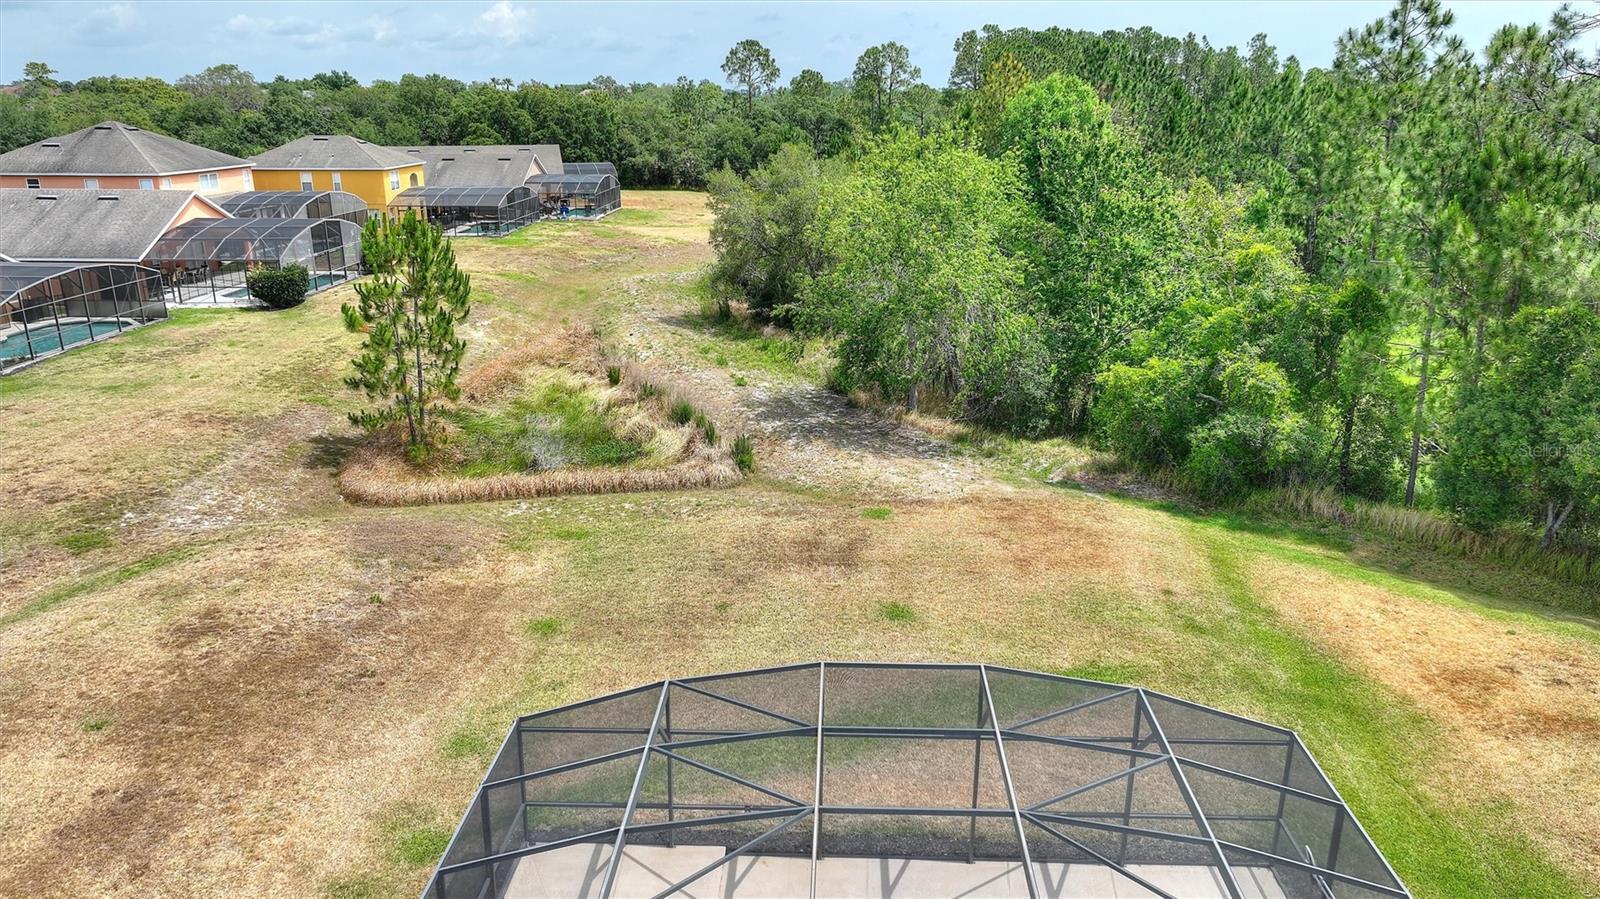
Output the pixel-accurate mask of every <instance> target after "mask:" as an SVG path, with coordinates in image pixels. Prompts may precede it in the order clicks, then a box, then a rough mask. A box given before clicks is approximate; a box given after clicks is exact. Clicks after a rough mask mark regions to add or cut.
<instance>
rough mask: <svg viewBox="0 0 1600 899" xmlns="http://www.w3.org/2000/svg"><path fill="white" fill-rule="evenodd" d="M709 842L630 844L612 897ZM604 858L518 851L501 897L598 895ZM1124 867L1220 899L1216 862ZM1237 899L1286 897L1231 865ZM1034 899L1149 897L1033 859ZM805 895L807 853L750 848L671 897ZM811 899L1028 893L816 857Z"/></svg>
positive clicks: (1190, 896) (586, 851) (1081, 869)
mask: <svg viewBox="0 0 1600 899" xmlns="http://www.w3.org/2000/svg"><path fill="white" fill-rule="evenodd" d="M724 853H725V850H724V849H722V848H721V847H718V846H678V847H674V848H668V847H664V846H629V847H627V848H626V849H624V850H623V853H622V864H621V865H619V866H618V868H617V879H616V883H615V884H614V885H613V889H612V892H611V895H612V899H650V897H652V896H654V895H656V894H657V893H659V892H660V891H662V890H664V889H666V888H667V887H669V886H671V885H672V884H674V883H677V882H678V881H680V880H682V879H683V878H685V877H688V876H689V875H691V874H693V873H694V872H696V871H698V870H700V869H701V868H703V867H705V866H706V865H709V864H711V863H713V862H715V861H716V860H717V859H720V858H722V857H723V855H724ZM610 858H611V846H610V845H609V844H586V845H578V846H568V847H565V848H562V849H556V850H552V851H550V852H547V853H539V854H538V855H532V856H526V857H524V858H523V859H522V860H521V862H520V863H519V864H518V865H517V867H516V870H515V872H514V873H513V874H512V878H511V884H510V886H509V888H508V889H507V890H506V893H505V896H506V899H598V897H599V896H600V887H601V883H602V882H603V881H604V879H605V873H606V866H607V862H608V861H609V860H610ZM1128 870H1130V871H1132V872H1133V873H1134V874H1137V875H1138V876H1139V877H1141V878H1143V879H1145V880H1147V881H1149V882H1150V883H1152V884H1155V885H1156V886H1158V887H1160V888H1161V889H1162V890H1165V891H1166V892H1168V893H1171V894H1172V895H1174V896H1177V897H1180V899H1227V896H1228V892H1227V889H1226V888H1225V887H1224V886H1223V884H1222V881H1221V879H1220V878H1219V877H1218V876H1217V873H1216V871H1215V869H1213V868H1209V867H1205V866H1202V865H1130V866H1129V867H1128ZM1234 874H1235V877H1237V878H1238V880H1239V886H1240V887H1241V888H1242V889H1243V891H1244V896H1245V899H1286V897H1285V894H1284V892H1283V890H1282V888H1281V887H1280V886H1279V885H1278V882H1277V880H1276V879H1275V878H1274V877H1273V876H1272V874H1271V873H1270V872H1268V871H1266V870H1265V869H1263V868H1247V867H1236V868H1234ZM1034 880H1035V883H1036V885H1037V887H1038V890H1039V896H1040V897H1041V899H1153V897H1156V896H1157V895H1158V894H1156V893H1152V892H1151V891H1149V890H1147V889H1145V888H1144V887H1142V886H1140V885H1139V884H1137V883H1135V882H1133V881H1132V880H1129V879H1128V878H1126V877H1123V876H1122V875H1120V874H1118V873H1116V872H1115V871H1113V870H1112V869H1111V868H1108V867H1105V866H1102V865H1093V864H1062V863H1053V862H1038V863H1035V865H1034ZM810 894H811V860H810V859H806V858H796V857H791V856H775V855H750V856H745V857H742V858H738V859H735V860H734V861H732V862H730V863H729V864H727V865H724V866H722V867H721V868H717V869H716V870H713V871H711V872H710V873H708V874H706V875H705V876H704V877H702V878H700V879H699V880H697V881H695V882H694V883H692V884H690V885H689V886H687V887H685V888H684V889H683V890H681V891H680V892H679V893H677V894H675V895H678V896H684V897H693V899H788V897H807V896H810ZM817 896H818V897H819V899H1027V896H1028V887H1027V882H1026V878H1025V877H1024V876H1023V873H1022V866H1021V864H1020V863H1017V862H999V861H980V862H973V863H970V864H969V863H966V862H959V861H950V862H939V861H912V860H907V859H876V858H824V859H821V860H820V861H818V863H817Z"/></svg>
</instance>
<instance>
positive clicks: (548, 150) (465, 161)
mask: <svg viewBox="0 0 1600 899" xmlns="http://www.w3.org/2000/svg"><path fill="white" fill-rule="evenodd" d="M393 149H395V150H398V151H400V152H402V153H405V154H407V155H408V156H410V157H411V158H412V159H421V160H422V161H423V163H424V164H425V165H426V168H425V169H424V170H423V172H424V178H425V180H426V181H427V183H428V186H429V187H491V186H496V185H505V186H507V187H514V186H516V185H518V184H521V183H523V182H524V181H527V180H528V179H529V178H531V177H533V176H534V175H559V174H561V171H562V169H561V148H560V147H558V146H556V145H555V144H487V145H482V146H453V147H451V146H432V147H394V148H393Z"/></svg>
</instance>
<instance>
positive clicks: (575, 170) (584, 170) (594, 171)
mask: <svg viewBox="0 0 1600 899" xmlns="http://www.w3.org/2000/svg"><path fill="white" fill-rule="evenodd" d="M561 174H563V175H610V176H611V177H613V178H616V177H617V167H616V166H614V165H612V164H611V163H609V162H564V163H562V164H561Z"/></svg>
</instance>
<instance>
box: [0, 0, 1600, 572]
mask: <svg viewBox="0 0 1600 899" xmlns="http://www.w3.org/2000/svg"><path fill="white" fill-rule="evenodd" d="M1597 25H1600V15H1597V14H1596V13H1594V12H1593V11H1589V12H1587V13H1586V12H1584V11H1580V10H1575V9H1572V8H1563V10H1562V11H1561V12H1559V13H1557V14H1556V15H1555V16H1554V17H1553V19H1552V20H1551V22H1549V23H1548V24H1547V25H1545V26H1530V27H1512V26H1507V27H1506V28H1504V29H1502V30H1501V31H1499V32H1498V33H1497V34H1495V35H1494V37H1493V39H1492V40H1491V41H1490V43H1489V44H1488V46H1487V47H1484V48H1477V49H1476V50H1475V49H1473V48H1468V47H1465V46H1464V45H1463V44H1462V42H1461V40H1460V39H1459V38H1458V37H1456V36H1454V35H1452V34H1451V26H1452V17H1451V14H1450V12H1449V11H1448V10H1447V9H1445V8H1444V7H1443V6H1442V5H1441V4H1440V3H1439V2H1437V0H1399V2H1397V3H1396V5H1395V6H1394V8H1393V9H1392V11H1391V12H1390V13H1389V14H1388V15H1386V16H1385V17H1383V18H1382V19H1380V20H1378V21H1375V22H1373V23H1371V24H1370V25H1368V26H1366V27H1363V28H1358V29H1353V30H1351V31H1350V32H1348V33H1346V34H1344V35H1343V36H1341V37H1340V38H1339V39H1338V42H1337V46H1336V52H1335V58H1334V61H1333V63H1332V64H1331V65H1330V66H1329V67H1327V68H1305V67H1302V66H1301V65H1300V63H1299V62H1298V61H1297V60H1295V59H1294V58H1293V57H1289V58H1286V59H1285V58H1280V57H1279V56H1278V54H1277V52H1276V50H1275V49H1274V48H1273V47H1272V46H1271V44H1270V43H1269V42H1268V40H1267V38H1266V37H1265V36H1257V37H1255V38H1254V39H1252V40H1251V41H1250V42H1249V43H1248V45H1247V46H1246V47H1245V48H1244V49H1243V50H1239V49H1237V48H1233V47H1225V48H1217V47H1213V46H1211V45H1210V44H1209V43H1208V42H1207V41H1206V40H1205V39H1203V38H1197V37H1195V36H1192V35H1191V36H1188V37H1184V38H1177V37H1171V36H1167V35H1162V34H1159V33H1157V32H1155V31H1153V30H1151V29H1149V28H1143V29H1130V30H1126V31H1120V32H1104V33H1091V32H1085V31H1076V30H1071V29H1062V28H1049V29H1043V30H1032V29H1014V30H1002V29H999V28H997V27H994V26H985V27H983V28H981V29H975V30H973V31H969V32H967V33H965V34H963V35H961V36H960V38H959V39H958V40H957V41H956V43H955V46H954V48H953V49H954V50H955V62H954V65H953V66H952V69H951V71H950V72H949V76H948V79H947V83H946V85H945V86H944V87H942V88H935V87H932V86H930V85H928V84H926V83H924V80H923V74H922V72H921V70H920V69H919V68H918V67H917V66H916V65H914V64H913V61H912V59H911V58H910V54H909V52H908V51H907V49H906V48H905V47H904V46H902V45H900V44H897V43H895V42H893V41H889V42H885V43H883V44H880V45H877V46H873V47H869V48H867V49H866V50H864V51H863V52H862V54H861V55H860V57H859V58H858V60H857V62H856V65H855V66H854V69H853V71H852V75H851V77H850V78H848V79H845V80H843V81H838V82H830V81H828V80H827V79H826V78H824V77H823V76H822V75H821V74H820V73H819V72H817V71H815V70H812V69H803V70H801V71H799V72H798V73H796V74H794V75H792V76H791V77H789V78H788V79H787V80H786V81H785V80H784V79H783V75H784V72H783V70H782V68H781V67H780V65H779V61H778V60H776V59H775V58H774V57H773V56H772V54H771V53H770V52H769V51H768V50H767V49H766V48H765V47H763V46H762V45H761V44H760V43H759V42H757V41H754V40H750V41H743V42H740V43H739V44H738V45H736V46H735V47H734V48H732V49H731V50H730V52H729V53H728V55H727V58H726V60H725V61H724V64H723V66H722V74H723V76H724V80H723V81H722V82H720V83H718V82H713V81H709V80H698V81H696V80H693V79H690V78H688V77H683V78H679V79H678V80H677V81H676V82H675V83H671V84H648V83H635V84H626V85H625V84H622V83H619V82H618V81H616V80H615V79H612V78H609V77H605V76H601V77H597V78H595V79H593V80H592V81H590V82H589V83H587V84H582V85H554V86H552V85H545V84H541V83H537V82H532V81H529V82H523V83H520V84H514V83H513V82H512V81H510V80H509V79H500V78H496V79H490V80H489V81H487V82H475V83H465V82H462V81H459V80H456V79H452V78H448V77H445V76H442V75H437V74H434V75H420V76H419V75H406V76H404V77H402V78H400V79H399V80H398V81H377V82H374V83H372V84H369V85H363V84H361V83H359V82H358V81H357V80H356V79H355V78H352V77H351V76H349V75H348V74H346V73H342V72H328V73H322V74H319V75H316V76H314V77H312V78H308V79H287V78H284V77H281V76H280V77H277V78H274V79H273V80H272V81H270V82H265V83H262V82H257V81H256V80H255V78H254V77H253V76H251V75H250V73H248V72H244V71H242V70H240V69H239V68H238V67H236V66H229V65H223V66H214V67H212V68H210V69H207V70H205V71H204V72H200V73H196V74H194V75H190V76H185V77H184V78H180V79H178V80H177V81H176V82H175V83H168V82H165V81H162V80H160V79H150V78H146V79H128V78H117V77H95V78H88V79H84V80H82V81H79V82H76V83H66V82H62V81H59V80H57V79H55V77H54V76H55V73H54V72H52V71H51V70H50V68H49V66H48V65H46V64H45V63H42V62H41V63H30V64H29V65H28V66H27V68H26V71H25V72H24V78H23V79H22V80H21V81H20V82H18V83H17V85H16V89H15V90H14V92H12V93H4V94H0V150H3V149H10V148H12V147H15V146H19V145H21V144H25V143H28V142H31V141H34V140H38V139H41V138H43V137H45V136H48V135H51V134H57V133H62V132H64V131H69V130H73V129H75V128H81V127H84V126H86V125H89V124H92V123H94V122H98V121H101V120H104V119H108V118H115V119H120V120H123V121H127V122H130V123H132V124H136V125H140V126H141V127H146V128H151V129H154V130H157V131H161V132H164V133H168V134H172V135H174V136H177V137H180V138H182V139H184V140H189V141H191V142H194V143H198V144H201V145H204V146H209V147H213V148H215V149H219V150H224V151H227V152H231V153H235V154H238V155H249V154H252V153H255V152H259V151H260V150H263V149H266V148H268V147H272V146H276V145H278V144H281V143H283V142H286V141H288V140H292V139H294V138H296V137H300V136H302V135H304V134H308V133H344V134H352V135H355V136H357V137H362V138H365V139H368V140H371V141H374V142H378V143H383V144H390V145H404V144H415V143H449V144H459V143H467V144H471V143H480V144H482V143H523V142H555V143H560V144H561V145H562V147H563V152H564V155H565V157H566V158H569V159H575V160H577V159H592V160H610V161H613V162H615V163H617V165H618V167H619V170H620V173H621V175H622V180H623V182H624V184H626V185H629V186H685V187H701V186H709V187H710V189H711V191H712V204H713V207H714V209H715V212H716V215H717V217H716V224H715V228H714V231H713V242H714V243H715V245H716V248H717V251H718V262H717V265H716V269H715V272H714V279H715V280H716V281H717V283H718V284H719V285H721V288H722V289H724V290H725V291H727V292H728V293H729V294H737V295H739V296H741V297H744V298H746V299H747V300H748V302H749V304H750V307H751V309H752V310H753V311H754V312H755V313H756V314H757V315H760V316H764V317H767V318H771V319H773V320H776V321H779V322H781V323H785V324H790V325H793V326H794V327H797V328H799V329H801V330H803V331H806V332H808V333H815V334H823V335H827V336H829V337H830V338H832V339H834V340H835V345H836V346H837V348H838V359H839V365H838V367H837V371H836V375H835V377H836V380H837V381H838V383H839V386H841V387H846V388H850V389H858V388H859V389H866V390H869V391H873V392H876V393H878V394H880V395H881V396H882V397H884V398H888V399H894V400H896V401H899V402H904V403H906V404H907V405H909V406H911V407H913V408H916V407H919V406H922V405H926V404H929V403H936V404H939V405H941V406H943V407H945V408H948V409H949V410H951V411H952V412H953V413H954V414H956V415H958V416H961V417H964V418H968V419H971V420H975V421H981V422H984V423H986V424H989V425H992V426H996V427H1001V428H1005V429H1010V430H1014V431H1018V432H1024V433H1062V434H1070V435H1074V436H1078V437H1081V438H1084V439H1088V440H1092V441H1095V442H1097V443H1099V444H1101V445H1103V446H1105V447H1107V448H1109V449H1112V450H1114V451H1116V452H1117V453H1119V454H1120V455H1122V456H1124V457H1126V458H1128V459H1130V460H1133V461H1135V462H1138V463H1140V464H1144V465H1148V466H1151V467H1154V468H1160V469H1164V470H1168V471H1171V472H1174V473H1176V475H1177V476H1178V477H1180V478H1182V479H1183V480H1184V481H1185V482H1186V483H1188V484H1189V485H1190V486H1192V487H1193V488H1194V489H1195V490H1196V491H1199V492H1203V493H1206V494H1209V495H1215V496H1239V495H1242V494H1244V493H1247V492H1249V491H1251V490H1254V489H1257V488H1261V487H1272V486H1279V485H1288V484H1295V485H1313V486H1323V487H1327V488H1329V489H1333V490H1337V491H1339V492H1341V493H1343V494H1345V495H1349V496H1359V497H1367V498H1371V499H1375V500H1394V501H1399V502H1404V503H1405V504H1407V505H1415V506H1422V507H1430V508H1435V509H1439V510H1441V511H1444V512H1446V513H1448V514H1450V515H1452V516H1454V517H1456V518H1457V519H1458V520H1460V521H1462V522H1463V523H1465V524H1468V525H1470V526H1472V527H1474V528H1476V529H1479V530H1482V531H1489V530H1493V529H1496V528H1504V527H1517V528H1524V529H1528V530H1531V531H1532V532H1535V533H1537V534H1538V535H1539V537H1540V538H1541V539H1542V541H1543V542H1544V543H1545V544H1547V545H1549V544H1553V543H1556V542H1560V541H1563V540H1566V541H1573V540H1586V541H1588V543H1589V544H1590V545H1593V544H1594V543H1595V541H1596V540H1597V536H1600V411H1597V410H1600V325H1597V323H1596V316H1597V308H1600V196H1597V192H1600V58H1597V57H1596V56H1593V55H1587V54H1586V53H1585V52H1584V51H1583V49H1582V47H1583V39H1584V37H1585V35H1592V34H1594V32H1595V29H1596V28H1597Z"/></svg>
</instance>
